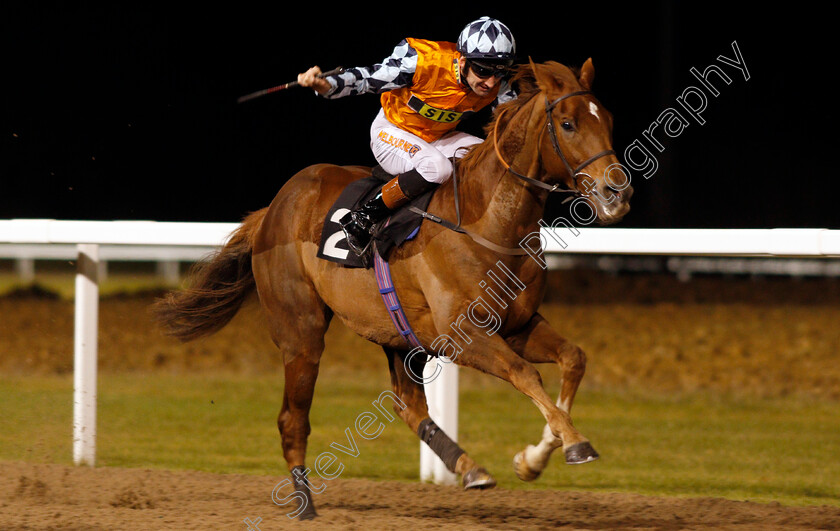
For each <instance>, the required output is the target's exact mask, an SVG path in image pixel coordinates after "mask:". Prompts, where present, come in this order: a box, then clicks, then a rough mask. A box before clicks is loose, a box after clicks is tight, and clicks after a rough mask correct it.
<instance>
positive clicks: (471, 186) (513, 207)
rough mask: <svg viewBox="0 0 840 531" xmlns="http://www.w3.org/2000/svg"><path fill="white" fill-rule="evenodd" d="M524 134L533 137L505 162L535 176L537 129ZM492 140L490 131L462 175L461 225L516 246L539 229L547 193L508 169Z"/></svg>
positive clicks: (518, 170)
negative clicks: (463, 205)
mask: <svg viewBox="0 0 840 531" xmlns="http://www.w3.org/2000/svg"><path fill="white" fill-rule="evenodd" d="M520 112H526V109H522V110H521V111H520ZM527 134H528V135H532V136H533V138H526V139H525V141H524V142H523V146H524V147H523V148H521V149H520V150H518V152H517V153H515V154H511V155H510V159H507V160H506V162H507V163H508V164H509V165H510V167H511V168H512V169H515V170H516V171H517V172H519V173H523V174H526V175H530V176H532V177H536V173H537V172H538V171H539V169H540V165H539V154H538V148H539V142H538V138H539V130H537V131H528V133H527ZM502 137H504V135H502ZM492 142H493V135H492V134H491V135H489V136H488V139H487V140H486V141H485V144H486V145H484V146H482V149H481V152H480V154H479V157H478V158H477V159H476V161H475V162H474V164H472V165H470V169H469V171H468V172H466V173H465V174H464V175H463V177H462V182H463V189H464V190H463V197H464V203H466V204H467V205H468V214H467V215H465V219H464V221H465V223H464V226H465V227H467V228H469V229H470V230H473V231H474V232H477V233H479V234H481V235H482V236H484V237H485V238H488V239H490V240H491V241H493V242H495V243H497V244H499V245H505V246H509V247H516V246H517V245H518V243H519V242H520V241H521V240H522V238H524V237H525V236H526V235H528V234H529V233H531V232H533V231H535V230H538V229H539V225H538V221H539V220H540V219H541V218H542V216H543V213H544V211H545V202H546V199H547V197H546V196H547V194H546V193H545V192H542V191H540V190H539V189H537V188H535V187H534V186H531V185H527V184H525V182H524V181H522V180H520V179H519V178H517V177H516V176H514V175H513V174H512V173H510V172H508V170H507V169H506V168H505V167H504V166H503V165H502V163H501V161H500V160H499V158H498V156H497V155H496V152H495V150H494V149H493V145H492ZM470 214H471V215H470Z"/></svg>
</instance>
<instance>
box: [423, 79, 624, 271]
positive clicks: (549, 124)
mask: <svg viewBox="0 0 840 531" xmlns="http://www.w3.org/2000/svg"><path fill="white" fill-rule="evenodd" d="M586 94H592V92H591V91H588V90H578V91H575V92H570V93H569V94H565V95H563V96H560V97H559V98H557V99H556V100H554V101H553V102H549V101H548V97H546V99H545V113H546V129H547V130H548V134H549V137H551V143H552V146H553V147H554V152H555V153H557V156H558V157H560V160H561V161H562V162H563V165H565V166H566V170H567V171H568V172H569V175H571V176H572V180H573V181H574V183H575V189H568V188H560V185H559V184H554V185H550V184H546V183H544V182H542V181H538V180H537V179H534V178H532V177H528V176H527V175H522V174H521V173H518V172H516V171H515V170H513V169H512V168H511V167H510V164H508V163H507V162H506V161H505V159H504V157H503V156H502V153H501V150H500V149H499V123H500V122H501V118H502V115H504V113H505V111H506V110H507V109H505V111H502V112H501V113H499V116H498V117H497V118H496V123H495V125H494V126H493V148H494V149H495V151H496V157H497V158H498V159H499V162H501V164H502V166H504V168H505V170H506V171H507V172H509V173H511V174H512V175H514V176H516V177H518V178H519V179H522V180H523V181H525V182H527V183H528V184H531V185H533V186H536V187H538V188H541V189H543V190H548V192H549V193H553V192H557V193H569V194H573V195H572V197H569V198H568V199H566V200H565V201H563V202H564V203H565V202H566V201H570V200H571V199H573V198H574V197H580V196H582V195H583V194H581V193H580V191H578V190H577V189H576V188H577V176H578V174H580V173H581V170H583V169H584V168H585V167H587V166H589V165H590V164H592V163H593V162H595V161H596V160H598V159H600V158H602V157H607V156H610V155H615V151H613V150H612V149H607V150H604V151H601V152H600V153H597V154H595V155H593V156H591V157H589V158H588V159H586V160H585V161H583V162H582V163H580V164H579V165H578V167H577V168H572V165H571V164H569V161H568V160H567V159H566V156H565V155H564V154H563V150H562V149H561V148H560V142H559V140H558V139H557V131H556V130H555V128H554V119H553V117H552V115H551V113H552V111H553V110H554V108H555V107H556V106H557V105H558V104H559V103H560V102H561V101H563V100H565V99H567V98H571V97H573V96H583V95H586ZM452 187H453V192H454V196H455V215H456V219H457V224H456V223H452V222H451V221H448V220H445V219H443V218H440V217H438V216H435V215H434V214H430V213H428V212H426V211H424V210H421V209H419V208H417V207H415V206H409V207H408V210H409V211H411V212H414V213H415V214H417V215H419V216H421V217H423V218H424V219H428V220H429V221H432V222H434V223H437V224H438V225H442V226H443V227H446V228H447V229H449V230H452V231H455V232H458V233H461V234H466V235H467V236H469V237H470V238H472V239H473V240H474V241H475V242H476V243H478V244H480V245H483V246H484V247H487V248H488V249H491V250H493V251H496V252H498V253H502V254H507V255H516V256H519V255H524V254H527V251H526V250H524V249H521V248H510V247H502V246H501V245H498V244H496V243H493V242H491V241H490V240H488V239H486V238H484V237H483V236H481V235H480V234H476V233H474V232H472V231H469V230H467V229H465V228H463V227H461V210H460V200H459V194H458V175H457V171H456V169H455V164H454V161H453V172H452Z"/></svg>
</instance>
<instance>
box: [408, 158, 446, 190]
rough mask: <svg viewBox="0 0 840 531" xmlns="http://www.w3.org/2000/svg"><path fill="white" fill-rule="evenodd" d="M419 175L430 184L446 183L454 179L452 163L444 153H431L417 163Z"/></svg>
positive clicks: (416, 167)
mask: <svg viewBox="0 0 840 531" xmlns="http://www.w3.org/2000/svg"><path fill="white" fill-rule="evenodd" d="M415 169H416V170H417V173H419V174H420V175H421V176H422V177H423V179H425V180H426V181H428V182H430V183H435V184H441V183H445V182H446V181H448V180H449V178H450V177H452V161H450V160H449V159H448V158H446V157H445V156H444V155H443V153H440V152H436V153H430V154H428V155H426V156H425V157H423V158H422V159H421V160H419V161H418V162H417V166H415Z"/></svg>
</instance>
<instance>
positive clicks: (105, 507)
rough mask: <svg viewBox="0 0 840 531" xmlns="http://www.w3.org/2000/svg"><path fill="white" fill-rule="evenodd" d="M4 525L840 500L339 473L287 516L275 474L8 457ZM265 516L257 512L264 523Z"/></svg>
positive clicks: (812, 514) (766, 521)
mask: <svg viewBox="0 0 840 531" xmlns="http://www.w3.org/2000/svg"><path fill="white" fill-rule="evenodd" d="M0 475H2V477H3V478H4V480H3V482H2V483H0V523H2V527H3V529H4V530H6V531H13V530H22V529H31V530H36V529H73V530H76V529H78V530H91V531H92V530H106V529H107V530H112V529H144V530H146V529H148V530H154V529H202V530H207V529H232V530H233V529H240V530H245V529H249V526H248V524H247V523H246V522H245V519H248V520H249V521H250V522H252V523H256V525H253V524H252V525H251V527H250V529H252V530H254V529H257V528H259V529H262V530H269V529H362V530H374V529H377V530H378V529H409V528H413V529H499V530H506V529H721V530H727V529H743V530H747V529H750V530H753V529H757V530H760V529H803V530H805V529H808V530H813V529H838V528H840V508H837V507H784V506H781V505H778V504H757V503H751V502H739V501H730V500H723V499H717V498H684V499H682V498H662V497H645V496H639V495H634V494H598V493H579V492H555V491H510V490H505V489H502V488H497V489H493V490H490V491H480V492H464V491H462V490H460V489H458V488H456V487H439V486H434V485H423V484H419V483H401V482H373V481H365V480H340V479H338V480H335V481H334V482H332V483H330V485H329V488H327V489H326V490H324V492H323V493H321V494H319V495H317V496H316V503H317V504H318V509H317V510H318V512H319V515H320V516H319V517H318V518H316V519H315V520H312V521H307V522H301V521H297V520H291V519H289V518H288V517H287V516H286V515H285V514H286V512H287V511H289V510H291V506H290V507H288V508H284V507H280V506H277V505H275V504H273V502H272V501H271V500H270V497H269V496H268V495H267V493H269V492H271V490H272V488H273V487H274V484H276V482H277V481H279V478H266V477H263V476H246V475H214V474H207V473H202V472H173V471H159V470H156V471H153V470H138V469H127V470H124V469H114V468H94V469H91V468H86V467H80V468H76V467H67V466H60V465H49V464H28V463H2V464H0ZM258 519H261V520H258Z"/></svg>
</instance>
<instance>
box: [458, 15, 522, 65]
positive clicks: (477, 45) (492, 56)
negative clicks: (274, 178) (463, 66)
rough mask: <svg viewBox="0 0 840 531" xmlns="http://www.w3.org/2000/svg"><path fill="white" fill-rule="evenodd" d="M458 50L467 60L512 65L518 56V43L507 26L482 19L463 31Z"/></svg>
mask: <svg viewBox="0 0 840 531" xmlns="http://www.w3.org/2000/svg"><path fill="white" fill-rule="evenodd" d="M457 49H458V51H459V52H461V55H462V56H463V57H465V58H466V59H479V60H485V61H487V60H497V61H504V62H508V63H512V62H513V59H514V57H515V55H516V41H515V40H514V39H513V34H512V33H511V32H510V30H509V29H508V27H507V26H505V25H504V24H502V23H501V22H499V21H498V20H496V19H493V18H490V17H481V18H480V19H478V20H476V21H474V22H470V23H469V24H467V25H466V27H464V29H463V30H461V34H460V35H459V36H458V43H457Z"/></svg>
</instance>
